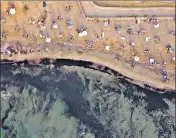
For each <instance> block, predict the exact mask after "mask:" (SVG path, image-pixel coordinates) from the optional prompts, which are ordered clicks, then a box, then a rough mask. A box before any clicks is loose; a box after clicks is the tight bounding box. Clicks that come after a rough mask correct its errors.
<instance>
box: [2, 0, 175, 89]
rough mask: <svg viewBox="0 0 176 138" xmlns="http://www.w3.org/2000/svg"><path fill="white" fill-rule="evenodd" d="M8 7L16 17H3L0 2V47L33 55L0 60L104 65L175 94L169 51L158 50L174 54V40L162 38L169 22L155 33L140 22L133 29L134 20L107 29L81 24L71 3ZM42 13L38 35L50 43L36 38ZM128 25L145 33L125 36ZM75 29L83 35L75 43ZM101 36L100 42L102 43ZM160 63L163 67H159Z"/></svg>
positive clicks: (171, 27)
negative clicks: (3, 34)
mask: <svg viewBox="0 0 176 138" xmlns="http://www.w3.org/2000/svg"><path fill="white" fill-rule="evenodd" d="M14 4H15V6H16V9H17V10H16V14H15V15H10V16H6V15H5V11H6V7H7V5H8V2H3V3H1V7H2V9H1V10H2V12H1V18H2V19H5V20H6V23H4V24H3V25H2V31H5V32H7V37H5V38H2V42H1V46H4V45H6V46H7V47H15V46H16V45H19V44H20V46H21V47H22V48H24V49H31V48H32V49H33V52H28V53H27V54H23V53H20V52H19V51H18V54H12V55H10V56H9V55H6V54H1V60H5V59H6V60H13V61H23V60H29V61H30V60H39V59H43V58H51V59H71V60H78V61H89V62H93V63H96V64H100V65H103V66H107V67H109V68H110V69H113V70H115V71H117V72H119V73H121V74H122V75H124V76H126V77H128V78H130V79H132V80H133V83H135V84H138V85H140V86H144V84H147V85H149V86H151V87H155V88H160V89H168V90H169V89H171V90H175V64H174V63H173V61H172V59H173V57H175V52H173V53H166V52H165V51H164V49H165V47H166V46H167V45H168V44H170V45H171V47H172V48H173V50H175V47H174V45H175V37H174V36H170V35H169V34H168V31H172V30H174V28H175V22H174V20H171V19H163V20H159V25H160V26H159V28H155V27H154V26H153V25H151V24H149V23H148V22H146V21H145V20H141V23H140V24H135V20H119V21H116V20H112V21H110V25H109V26H108V27H104V26H103V21H101V20H100V21H99V22H95V21H87V20H85V18H84V16H83V15H82V13H81V12H80V7H79V5H78V3H77V2H56V3H54V2H47V7H46V8H43V7H42V2H15V3H14ZM24 5H27V6H28V7H29V12H27V13H26V12H24V11H23V6H24ZM68 5H71V7H72V8H71V11H69V12H68V11H66V10H65V7H67V6H68ZM45 10H46V11H47V18H46V23H45V30H43V33H44V35H45V36H50V38H51V39H52V40H51V42H50V43H46V42H45V41H44V39H43V38H40V31H41V28H40V25H38V24H37V21H38V20H39V18H40V17H41V15H42V13H43V12H44V11H45ZM59 15H60V16H63V20H62V21H60V20H58V19H57V16H59ZM29 18H33V19H34V21H35V23H34V24H31V23H29ZM2 19H1V21H2ZM78 19H79V20H78ZM67 20H71V21H72V22H73V25H72V27H71V28H70V29H68V27H67V26H66V21H67ZM53 21H55V22H56V23H57V24H58V25H59V26H58V28H57V29H53V28H52V27H51V24H52V22H53ZM15 25H18V26H20V31H17V32H15V31H14V27H15ZM115 25H120V26H121V27H122V33H121V34H118V33H117V32H116V30H115V27H114V26H115ZM129 26H132V28H133V30H134V31H136V30H139V29H141V28H145V30H147V32H146V34H145V35H140V36H136V35H129V34H127V32H126V30H127V28H128V27H129ZM78 28H86V29H87V31H88V35H87V36H85V37H83V38H80V37H79V36H78V33H77V32H76V29H78ZM24 31H26V32H27V33H28V34H29V36H28V37H23V36H22V34H23V32H24ZM102 32H104V34H105V38H102V36H101V34H102ZM60 34H63V37H60ZM69 35H72V36H74V40H73V41H72V42H70V41H68V36H69ZM157 35H159V37H160V40H159V43H156V42H155V41H154V37H155V36H157ZM97 36H98V37H97ZM122 36H125V40H122V39H121V38H122ZM147 36H148V37H149V36H150V37H151V41H150V42H146V41H145V39H146V37H147ZM89 40H91V41H94V45H93V47H92V48H87V41H89ZM133 41H134V42H135V46H130V42H133ZM105 45H109V46H110V50H106V49H105V48H104V46H105ZM121 45H123V46H124V47H125V50H122V49H121V48H120V46H121ZM145 48H148V49H149V50H150V54H149V55H148V56H146V55H145V53H144V49H145ZM29 51H30V50H29ZM135 55H136V56H137V57H139V58H140V61H139V62H138V61H137V62H136V61H134V57H135ZM150 58H154V59H155V60H156V61H157V64H154V65H151V64H149V59H150ZM165 62H166V63H167V65H166V66H164V67H163V63H165ZM163 70H165V71H166V72H167V78H168V79H167V81H166V82H163V81H162V80H161V79H162V72H163Z"/></svg>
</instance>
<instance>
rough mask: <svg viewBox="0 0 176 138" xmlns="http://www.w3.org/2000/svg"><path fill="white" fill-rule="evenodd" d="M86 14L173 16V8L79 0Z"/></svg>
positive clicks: (104, 15) (90, 15)
mask: <svg viewBox="0 0 176 138" xmlns="http://www.w3.org/2000/svg"><path fill="white" fill-rule="evenodd" d="M80 4H81V6H82V8H83V10H84V12H85V14H86V16H89V17H117V16H122V17H130V16H138V17H144V16H145V15H148V16H152V15H156V16H157V17H175V9H174V8H170V7H166V8H164V7H154V8H152V7H146V8H122V7H101V6H98V5H96V4H95V3H94V2H92V1H81V2H80Z"/></svg>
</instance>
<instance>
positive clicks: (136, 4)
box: [94, 0, 175, 7]
mask: <svg viewBox="0 0 176 138" xmlns="http://www.w3.org/2000/svg"><path fill="white" fill-rule="evenodd" d="M94 3H95V4H97V5H99V6H103V7H175V2H174V1H145V0H143V1H94Z"/></svg>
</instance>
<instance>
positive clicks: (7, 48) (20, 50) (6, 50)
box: [1, 3, 176, 82]
mask: <svg viewBox="0 0 176 138" xmlns="http://www.w3.org/2000/svg"><path fill="white" fill-rule="evenodd" d="M46 6H47V5H46V3H44V4H43V8H44V10H43V13H42V15H41V17H40V18H39V20H35V19H34V18H33V17H30V18H29V19H28V22H29V24H31V25H35V26H37V27H38V28H40V33H39V36H40V38H42V39H44V42H46V43H50V42H52V38H51V37H50V36H49V35H48V34H45V30H46V27H47V23H46V18H47V9H46ZM15 8H16V7H15V5H14V4H9V6H8V7H7V11H6V15H7V16H13V15H14V14H15V11H16V9H15ZM72 8H73V6H72V5H68V6H66V7H65V10H66V11H67V12H71V11H72ZM24 11H25V12H29V11H30V7H28V6H27V5H24ZM64 19H65V17H64V16H62V15H58V17H57V19H56V20H55V21H52V22H51V25H50V27H51V29H56V28H58V27H59V26H58V24H57V21H61V22H63V21H64ZM94 21H95V23H99V22H100V21H99V20H98V19H96V20H94ZM6 22H7V21H6V19H1V23H2V24H5V23H6ZM146 22H148V23H149V24H151V25H153V26H154V27H155V28H159V27H160V24H159V20H158V19H157V17H147V18H146ZM65 23H66V26H67V29H71V28H72V26H73V22H72V20H70V19H69V20H66V22H65ZM135 23H136V24H140V20H139V19H136V20H135ZM102 24H103V26H104V27H108V26H109V25H110V24H111V21H110V20H104V21H103V22H102ZM21 28H22V27H21V26H19V25H18V24H17V25H15V26H14V31H15V32H21V34H22V37H24V38H28V37H29V35H30V33H29V32H27V31H26V30H24V29H21ZM114 29H115V30H116V32H117V34H119V35H121V32H122V29H125V28H122V27H121V25H120V24H118V25H115V26H114ZM74 31H75V32H77V34H78V37H84V36H86V35H87V34H88V33H89V31H88V28H83V27H81V28H77V29H76V30H74ZM126 32H127V35H136V37H137V36H140V35H146V33H147V30H146V29H145V27H144V28H140V29H139V30H134V29H133V28H132V27H131V26H128V28H126ZM175 35H176V33H175V31H174V28H173V30H168V36H167V37H175ZM1 37H3V38H7V37H8V33H7V32H6V31H5V30H3V31H2V32H1ZM59 37H60V38H62V37H64V34H63V33H62V32H61V33H60V34H59ZM66 37H67V40H68V41H69V42H70V43H71V42H72V41H74V38H75V36H73V35H72V34H69V35H68V36H66ZM126 37H127V36H121V39H122V40H125V39H126ZM100 38H102V39H100ZM103 38H104V32H102V34H101V35H95V40H98V41H102V42H103V41H104V39H103ZM151 39H153V40H154V42H155V43H159V42H160V36H159V35H155V36H154V37H153V38H151V37H150V36H146V42H149V41H151ZM95 40H86V43H85V47H87V48H88V49H91V48H93V47H94V45H95V44H94V43H95V42H94V41H95ZM129 46H130V47H135V41H130V42H129ZM103 47H104V49H105V50H107V51H110V49H111V46H110V45H108V44H106V43H104V45H103ZM119 48H120V49H121V50H123V51H125V50H126V46H125V45H123V44H120V46H119ZM163 50H164V51H165V52H166V53H167V54H168V55H169V56H171V57H172V58H171V62H172V63H173V64H175V55H173V53H174V50H175V49H174V48H173V46H171V45H170V44H168V45H166V46H164V49H163ZM40 51H46V52H47V51H49V48H48V47H44V46H42V45H38V46H37V47H34V46H30V45H28V46H24V45H22V44H21V43H20V42H19V41H17V42H15V44H14V43H12V44H10V43H8V42H7V43H4V44H3V45H2V46H1V54H3V55H8V56H13V55H14V54H28V53H34V52H40ZM143 52H144V53H145V55H146V56H148V57H150V56H149V55H150V50H149V49H148V48H147V47H145V48H144V51H143ZM131 54H132V55H133V57H132V60H131V61H132V62H131V66H132V67H133V68H134V66H135V65H136V64H145V65H146V66H148V65H153V64H156V62H155V59H154V58H149V60H148V62H147V63H141V62H140V57H139V56H138V55H137V54H136V53H131ZM166 66H167V63H166V61H165V60H164V59H163V63H162V64H161V67H160V68H161V74H162V81H163V82H166V81H168V80H169V79H168V77H167V71H166ZM157 72H158V70H157V71H156V73H157Z"/></svg>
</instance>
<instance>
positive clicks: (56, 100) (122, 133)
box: [1, 61, 176, 138]
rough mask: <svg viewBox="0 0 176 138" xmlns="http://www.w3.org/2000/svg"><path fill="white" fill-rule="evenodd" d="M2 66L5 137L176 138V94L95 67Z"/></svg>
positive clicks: (79, 64) (64, 63)
mask: <svg viewBox="0 0 176 138" xmlns="http://www.w3.org/2000/svg"><path fill="white" fill-rule="evenodd" d="M46 64H47V62H45V65H44V64H43V65H25V66H14V65H12V64H3V65H1V137H2V138H175V132H174V131H175V130H176V129H175V128H176V126H175V102H174V100H175V99H174V96H175V94H174V92H167V93H166V94H161V93H157V92H153V91H149V90H146V89H143V88H140V87H138V86H136V85H133V84H131V83H129V82H127V81H126V80H124V79H121V77H120V75H118V74H112V73H110V72H111V71H110V70H107V68H103V69H101V71H99V70H100V69H99V70H97V68H98V67H97V68H96V69H95V66H96V65H94V68H92V65H91V64H90V63H85V62H68V61H57V64H56V65H55V66H54V68H51V66H49V65H46Z"/></svg>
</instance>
